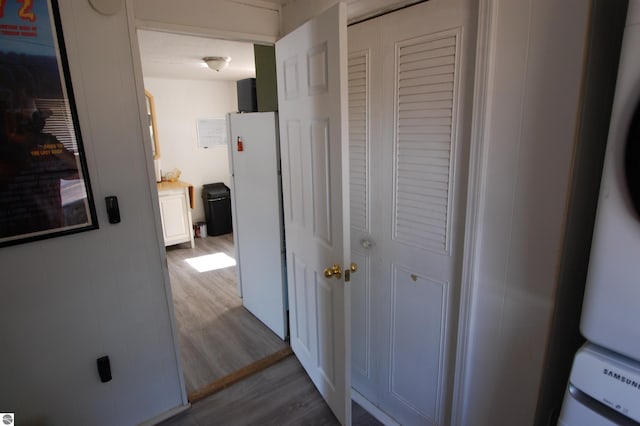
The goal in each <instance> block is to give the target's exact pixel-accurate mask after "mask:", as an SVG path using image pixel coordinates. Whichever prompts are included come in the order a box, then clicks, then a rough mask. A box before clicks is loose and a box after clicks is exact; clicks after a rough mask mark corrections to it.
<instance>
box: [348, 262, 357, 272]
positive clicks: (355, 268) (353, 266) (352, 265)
mask: <svg viewBox="0 0 640 426" xmlns="http://www.w3.org/2000/svg"><path fill="white" fill-rule="evenodd" d="M349 270H350V271H351V272H357V271H358V265H357V264H355V263H353V262H351V266H350V267H349Z"/></svg>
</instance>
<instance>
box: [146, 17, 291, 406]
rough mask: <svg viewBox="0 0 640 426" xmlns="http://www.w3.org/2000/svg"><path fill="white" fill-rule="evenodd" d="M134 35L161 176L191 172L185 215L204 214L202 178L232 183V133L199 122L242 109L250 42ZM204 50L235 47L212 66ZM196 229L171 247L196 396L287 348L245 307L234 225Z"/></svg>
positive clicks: (177, 308)
mask: <svg viewBox="0 0 640 426" xmlns="http://www.w3.org/2000/svg"><path fill="white" fill-rule="evenodd" d="M138 41H139V46H140V54H141V62H142V67H143V77H144V84H145V89H146V90H147V91H148V92H149V93H151V95H153V99H154V103H155V108H154V109H155V112H156V117H155V118H156V120H155V121H156V123H157V129H156V131H155V135H156V136H157V137H158V141H159V146H160V149H159V151H160V158H159V159H157V160H155V162H156V164H155V165H156V174H157V177H156V178H157V180H161V179H162V178H163V177H165V178H167V177H171V175H173V176H176V177H177V178H178V180H179V181H182V182H185V185H187V186H189V187H190V190H189V197H188V198H189V199H188V201H184V202H183V204H185V205H187V204H190V205H191V208H190V209H188V208H187V209H186V210H185V211H186V212H185V217H187V218H188V217H189V216H191V219H188V220H187V219H185V221H186V222H189V223H191V222H192V223H194V224H195V223H198V222H205V221H206V218H205V213H204V203H205V202H206V200H203V199H201V198H202V197H201V196H200V194H201V189H202V186H203V185H204V184H209V183H216V182H219V183H222V184H224V185H226V186H228V187H229V186H231V183H230V175H231V174H230V166H229V151H228V149H229V147H228V143H227V138H226V136H224V135H222V136H221V137H219V138H218V140H216V139H215V138H209V140H207V143H204V142H205V141H204V137H203V134H202V132H201V131H202V129H201V127H199V124H200V123H202V122H203V121H216V120H218V121H220V120H222V122H223V123H224V119H225V115H226V114H227V113H229V112H235V111H237V109H238V108H237V97H236V93H237V92H236V81H237V80H242V79H245V78H250V77H254V76H255V66H254V64H253V44H251V43H241V42H230V41H221V40H213V39H208V38H202V37H192V36H184V35H178V34H170V33H166V32H156V31H147V30H138ZM207 56H221V57H230V58H231V63H230V64H229V65H228V66H227V67H225V68H220V69H218V70H215V69H210V68H207V65H206V64H205V62H204V61H203V60H202V59H203V58H204V57H207ZM222 129H224V126H223V127H222ZM214 136H215V135H214ZM189 228H191V227H190V226H189V227H187V231H188V232H189V233H191V232H192V230H191V229H189ZM198 229H200V230H201V235H200V238H195V239H194V240H193V244H191V242H190V241H188V242H184V243H180V244H167V247H166V253H167V265H168V269H169V277H170V282H171V289H172V296H173V302H174V312H175V318H176V324H177V328H178V340H179V344H180V349H181V351H180V352H181V357H182V360H181V361H182V367H183V373H184V378H185V386H186V390H187V393H188V395H189V400H190V401H192V402H193V401H194V399H197V398H198V397H201V396H202V392H203V389H204V390H207V389H208V390H211V389H214V388H215V384H216V383H218V382H219V381H221V380H222V381H226V380H228V377H237V376H238V372H239V371H244V373H243V374H246V373H247V372H249V373H250V372H251V371H252V370H251V369H249V370H247V366H252V365H254V364H256V363H259V364H260V366H262V367H264V366H265V365H268V363H267V364H265V363H264V360H265V359H270V360H271V361H272V362H275V361H277V360H278V359H279V358H278V357H280V358H282V357H284V356H287V355H288V354H289V353H290V352H288V348H289V345H288V342H287V341H284V340H282V339H280V338H279V337H278V336H276V335H275V334H274V333H273V332H271V330H269V329H268V328H267V327H266V326H265V325H264V324H262V323H261V322H260V321H259V320H258V319H256V318H255V317H254V316H253V315H252V314H251V313H250V312H249V311H247V310H246V309H245V308H244V307H243V302H242V298H241V297H240V288H239V286H238V278H237V267H238V265H237V264H236V258H237V256H236V249H235V247H234V234H233V233H224V234H222V235H216V236H209V235H206V231H204V230H202V228H200V227H198ZM209 231H211V230H209ZM209 234H212V232H209ZM274 354H276V355H275V358H274V356H273V355H274ZM278 354H279V355H278ZM212 386H213V387H212Z"/></svg>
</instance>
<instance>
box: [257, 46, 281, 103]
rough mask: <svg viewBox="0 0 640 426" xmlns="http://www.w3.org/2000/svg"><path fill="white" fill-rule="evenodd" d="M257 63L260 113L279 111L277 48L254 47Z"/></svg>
mask: <svg viewBox="0 0 640 426" xmlns="http://www.w3.org/2000/svg"><path fill="white" fill-rule="evenodd" d="M253 54H254V57H255V62H256V97H257V98H258V111H259V112H266V111H277V110H278V86H277V83H276V49H275V46H265V45H262V44H254V45H253Z"/></svg>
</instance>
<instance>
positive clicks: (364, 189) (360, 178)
mask: <svg viewBox="0 0 640 426" xmlns="http://www.w3.org/2000/svg"><path fill="white" fill-rule="evenodd" d="M368 61H369V56H368V53H366V52H364V53H359V54H354V55H351V56H350V57H349V64H348V70H349V75H348V79H349V173H350V181H349V187H350V192H351V197H350V199H351V204H350V206H351V227H352V228H354V229H357V230H359V231H362V232H368V231H369V204H368V203H369V188H368V182H369V179H368V172H369V168H368V164H369V161H368V156H369V132H368V126H369V93H368V81H367V78H368V75H367V71H368Z"/></svg>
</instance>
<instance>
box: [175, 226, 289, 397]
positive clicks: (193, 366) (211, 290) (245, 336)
mask: <svg viewBox="0 0 640 426" xmlns="http://www.w3.org/2000/svg"><path fill="white" fill-rule="evenodd" d="M234 258H235V252H234V247H233V234H226V235H221V236H217V237H207V238H196V240H195V248H193V249H192V248H190V247H189V245H188V244H182V245H176V246H170V247H167V262H168V266H169V276H170V278H171V290H172V294H173V301H174V310H175V317H176V322H177V325H178V335H179V339H180V352H181V355H182V366H183V370H184V376H185V384H186V388H187V392H188V393H190V392H193V391H195V390H198V389H200V388H202V387H203V386H205V385H207V384H209V383H211V382H212V381H214V380H216V379H219V378H221V377H223V376H226V375H228V374H231V373H233V372H235V371H237V370H239V369H240V368H242V367H245V366H247V365H249V364H251V363H253V362H255V361H258V360H260V359H262V358H264V357H266V356H268V355H271V354H273V353H274V352H277V351H279V350H281V349H283V348H286V347H287V346H288V343H287V342H284V341H282V340H281V339H280V338H279V337H278V336H276V335H275V334H274V333H273V332H272V331H271V330H270V329H269V328H267V327H266V326H265V325H264V324H262V322H260V321H259V320H258V319H257V318H255V317H254V316H253V315H252V314H251V313H250V312H249V311H247V310H246V309H245V308H244V307H243V306H242V299H241V298H240V297H238V292H237V284H236V282H237V281H236V268H235V266H234V264H235V260H234ZM192 265H193V266H192ZM196 268H199V269H200V270H201V271H202V272H199V271H198V270H197V269H196ZM210 268H218V269H212V270H206V269H210Z"/></svg>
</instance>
